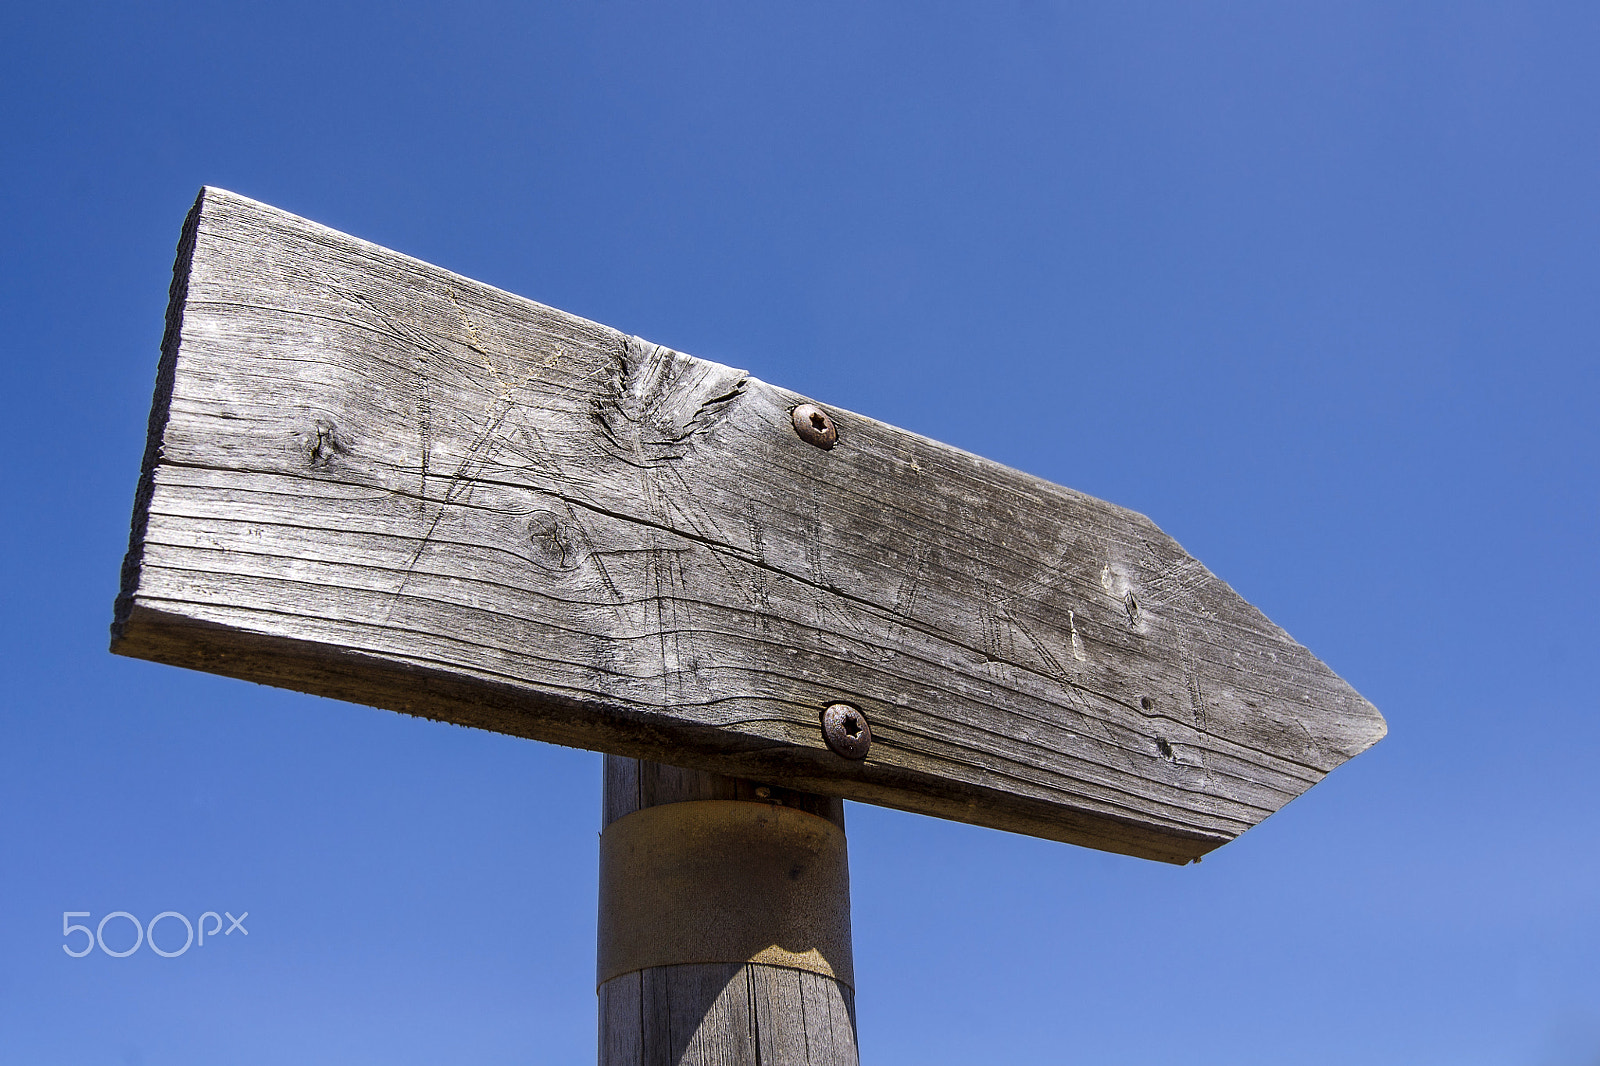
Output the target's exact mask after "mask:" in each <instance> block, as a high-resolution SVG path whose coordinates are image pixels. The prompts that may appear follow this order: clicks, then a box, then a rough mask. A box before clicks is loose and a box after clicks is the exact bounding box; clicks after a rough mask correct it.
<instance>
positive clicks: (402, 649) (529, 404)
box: [112, 189, 1385, 862]
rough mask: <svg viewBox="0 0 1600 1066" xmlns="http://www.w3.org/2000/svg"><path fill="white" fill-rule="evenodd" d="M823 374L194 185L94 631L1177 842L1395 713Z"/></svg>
mask: <svg viewBox="0 0 1600 1066" xmlns="http://www.w3.org/2000/svg"><path fill="white" fill-rule="evenodd" d="M810 403H811V401H809V400H808V399H807V398H806V397H801V396H797V395H795V394H793V393H791V392H787V391H785V390H783V389H780V388H776V387H774V386H772V385H768V384H766V383H765V382H762V381H759V380H757V379H755V378H753V377H750V376H749V375H748V374H745V373H744V372H743V371H739V370H732V369H729V368H728V367H724V366H719V365H717V364H715V363H709V362H705V361H703V360H700V359H694V358H691V357H690V356H687V355H682V354H680V353H678V352H675V351H672V350H670V349H667V348H663V347H660V346H658V345H655V344H651V343H648V342H646V341H643V340H640V339H638V338H637V337H628V336H625V335H623V334H621V333H618V332H617V331H615V330H612V329H609V328H607V327H605V326H601V325H597V324H595V323H593V322H588V321H585V320H583V319H580V318H576V317H574V316H572V315H568V314H563V313H562V312H560V311H556V310H552V309H551V308H548V307H544V306H542V305H540V304H537V303H533V302H532V301H529V300H524V299H521V298H519V297H516V296H512V295H510V294H508V293H505V292H501V291H500V290H498V289H494V288H491V287H490V286H487V285H483V284H480V283H478V282H474V281H470V280H468V279H466V278H462V277H459V276H457V275H454V274H451V273H449V272H447V271H444V270H440V269H438V268H437V267H432V266H429V265H427V264H426V263H421V262H418V261H417V260H415V259H410V258H408V257H406V256H403V255H399V254H397V253H395V252H391V251H388V250H386V249H383V248H380V247H377V246H375V245H372V244H368V243H366V242H364V241H360V240H356V239H355V238H352V237H347V236H345V235H343V234H340V233H336V232H334V231H332V230H329V229H326V228H324V227H322V226H318V225H315V224H313V223H310V222H307V221H304V220H302V219H299V218H295V217H293V216H291V215H288V214H285V213H283V212H281V211H277V210H275V209H273V208H270V207H267V206H265V205H263V204H259V203H256V202H254V201H251V200H247V199H244V198H243V197H239V196H235V195H233V194H231V193H227V192H222V191H220V190H215V189H206V190H204V191H203V192H202V193H201V196H200V199H199V200H198V202H197V203H196V204H195V207H194V210H193V211H192V212H191V213H190V216H189V219H188V222H187V224H186V226H185V228H184V233H183V239H182V243H181V245H180V247H179V252H178V261H177V266H176V269H175V276H174V280H173V287H172V301H171V306H170V308H169V310H168V317H167V331H166V337H165V340H164V342H163V344H162V358H161V364H160V371H159V377H158V382H157V387H156V395H155V402H154V406H153V409H152V412H151V419H150V438H149V444H148V448H147V451H146V455H145V461H144V467H143V472H142V476H141V480H140V485H139V492H138V498H137V501H136V505H135V510H134V520H133V535H132V543H131V546H130V548H129V552H128V559H127V563H126V564H125V566H124V572H123V582H122V592H121V595H120V596H119V598H118V600H117V606H116V618H115V622H114V625H113V628H112V634H113V636H112V649H113V650H114V651H116V652H119V653H121V654H124V655H134V656H139V657H142V658H147V659H153V660H156V661H159V662H165V663H173V664H177V665H180V666H188V667H194V668H196V669H201V670H207V671H211V672H214V673H220V674H227V675H230V676H233V677H241V678H246V679H249V680H252V681H260V682H265V683H267V684H273V685H280V686H283V687H286V688H292V689H298V690H301V691H304V692H312V693H318V694H321V695H325V696H333V697H336V698H339V699H346V700H353V701H356V702H360V703H366V704H372V705H374V706H379V707H387V708H391V709H393V710H397V711H404V712H406V713H408V714H415V715H421V716H424V717H428V718H435V719H443V720H446V721H451V722H456V723H460V724H463V725H471V726H478V727H481V728H484V729H491V730H495V731H498V732H502V733H510V734H514V735H516V736H523V737H532V738H535V739H539V740H547V741H553V742H555V743H558V744H568V745H574V746H578V747H584V748H592V749H597V750H601V751H607V752H612V753H615V754H621V755H631V756H636V757H641V758H648V759H654V760H658V761H662V762H668V763H672V764H675V765H681V766H688V767H693V768H699V769H706V770H714V771H717V772H720V773H723V774H729V775H734V776H737V777H742V778H753V779H756V780H766V781H771V782H774V783H778V784H782V785H785V786H789V787H793V788H799V789H805V790H809V791H812V792H819V793H825V794H829V795H834V796H843V797H846V798H849V799H855V800H861V801H864V802H868V803H877V804H883V805H886V806H891V807H899V808H902V809H905V810H910V811H918V812H921V813H924V814H932V815H938V816H941V817H945V818H955V819H960V820H962V821H967V822H975V823H977V824H980V825H986V826H992V827H995V828H998V829H1007V830H1013V831H1016V832H1020V833H1029V834H1033V835H1036V836H1043V837H1049V838H1052V839H1055V840H1064V841H1070V842H1072V843H1075V844H1084V845H1087V846H1089V847H1094V848H1102V849H1105V850H1108V851H1117V852H1124V853H1127V854H1130V855H1139V856H1144V857H1146V858H1152V859H1161V860H1165V861H1168V862H1185V861H1188V860H1191V859H1194V858H1197V857H1198V856H1200V855H1202V854H1204V853H1205V852H1207V851H1209V850H1211V849H1212V848H1215V847H1217V846H1218V845H1220V844H1223V843H1225V842H1227V841H1228V840H1231V839H1232V838H1233V837H1235V836H1237V835H1238V834H1239V833H1241V832H1243V831H1244V830H1245V829H1247V828H1249V827H1250V826H1252V825H1254V824H1256V823H1257V822H1259V821H1261V820H1262V819H1263V818H1265V817H1266V816H1267V815H1269V814H1271V813H1272V812H1273V811H1275V810H1277V809H1278V808H1280V807H1282V806H1283V805H1284V804H1285V803H1287V802H1288V801H1289V800H1291V799H1293V798H1294V797H1295V796H1297V795H1299V794H1300V793H1301V792H1303V791H1305V790H1306V789H1307V788H1309V787H1310V786H1311V785H1313V784H1315V783H1316V782H1317V781H1319V780H1321V779H1322V777H1323V775H1325V774H1326V773H1328V771H1330V770H1332V769H1333V768H1334V767H1336V766H1338V765H1339V764H1340V763H1342V762H1344V761H1345V760H1346V759H1348V758H1350V757H1351V756H1353V755H1356V754H1357V753H1359V752H1361V751H1363V750H1364V749H1366V748H1367V747H1369V746H1370V745H1372V744H1373V743H1374V742H1376V741H1377V740H1378V739H1379V738H1381V737H1382V736H1383V734H1384V731H1385V726H1384V722H1383V719H1382V717H1381V716H1380V715H1379V714H1378V712H1377V711H1376V710H1375V709H1374V708H1373V707H1372V706H1371V705H1370V704H1368V703H1367V702H1366V701H1365V700H1363V699H1362V698H1361V697H1360V696H1359V695H1357V694H1356V692H1355V691H1353V690H1352V689H1351V688H1350V687H1349V686H1348V685H1346V684H1345V683H1344V682H1343V681H1341V680H1340V679H1339V678H1338V677H1337V676H1335V675H1334V674H1333V673H1332V672H1331V671H1330V670H1328V668H1327V667H1325V666H1324V665H1323V664H1322V663H1321V662H1319V661H1318V660H1317V659H1316V658H1314V657H1313V656H1312V655H1311V653H1310V652H1308V651H1307V650H1306V649H1305V648H1303V647H1301V646H1300V645H1298V644H1296V643H1295V642H1294V641H1293V640H1291V639H1290V638H1289V637H1288V636H1287V635H1286V634H1285V633H1284V632H1283V631H1282V630H1281V629H1279V628H1278V627H1276V626H1274V625H1273V624H1272V623H1271V622H1269V621H1268V620H1267V619H1266V618H1264V617H1263V616H1262V615H1261V613H1260V612H1258V611H1257V610H1255V608H1253V607H1251V606H1250V604H1248V603H1246V602H1245V601H1244V600H1243V599H1241V598H1240V597H1239V596H1238V595H1237V594H1235V593H1234V592H1233V590H1232V589H1230V588H1229V587H1228V586H1227V585H1226V584H1224V583H1223V582H1222V581H1220V580H1218V579H1217V578H1216V577H1214V576H1212V574H1211V573H1210V572H1209V571H1207V570H1206V569H1205V567H1203V566H1201V565H1200V564H1199V563H1197V562H1196V561H1195V560H1194V559H1192V558H1190V557H1189V556H1188V555H1187V554H1185V552H1184V551H1183V549H1182V548H1180V547H1179V546H1178V545H1177V543H1175V542H1174V541H1173V540H1172V538H1170V537H1168V536H1167V535H1165V534H1164V533H1162V532H1161V531H1160V530H1159V529H1157V528H1156V527H1155V526H1154V525H1153V524H1152V523H1151V522H1150V521H1149V520H1148V519H1146V518H1145V517H1143V516H1142V515H1139V514H1135V513H1134V512H1132V511H1128V510H1125V509H1123V508H1121V507H1116V506H1113V505H1112V504H1109V503H1105V502H1102V501H1100V500H1097V499H1093V498H1091V497H1088V496H1085V495H1083V494H1081V493H1077V492H1073V491H1072V490H1070V489H1065V488H1061V487H1059V486H1056V485H1052V484H1049V483H1047V482H1045V481H1042V480H1040V479H1038V478H1035V477H1030V476H1028V475H1026V474H1022V473H1019V472H1017V471H1015V470H1010V469H1007V468H1006V467H1003V466H1000V465H998V464H996V463H992V462H989V461H987V460H985V459H981V458H979V457H977V456H974V455H969V454H967V453H965V452H962V451H959V450H957V449H955V448H951V447H948V446H946V445H943V444H939V443H937V442H935V441H931V440H928V439H926V438H924V437H919V436H917V435H916V434H913V433H908V432H906V431H904V430H900V429H895V428H893V427H891V426H886V425H884V424H882V423H880V422H875V421H873V420H872V419H870V418H865V417H862V416H860V415H856V414H851V413H850V412H847V411H841V410H838V409H836V408H829V407H827V406H826V405H822V406H816V407H802V406H801V405H804V404H810ZM833 705H845V706H844V707H843V708H842V709H839V710H836V711H835V713H834V719H835V721H834V723H833V724H834V725H835V726H839V727H841V728H847V729H848V730H850V735H849V739H848V740H847V741H846V742H845V744H844V746H843V747H840V746H839V745H837V744H836V745H835V746H834V747H830V746H829V745H828V744H827V743H826V742H825V738H824V735H823V731H822V728H821V724H820V720H821V717H822V716H823V714H824V711H825V710H826V709H827V708H829V707H830V706H833ZM841 715H843V716H844V718H843V719H841V718H840V716H841ZM841 722H842V725H841ZM869 732H870V744H867V743H866V737H867V736H868V734H869ZM835 747H839V748H840V750H842V751H844V752H845V754H839V753H837V752H836V751H835ZM861 749H865V757H864V758H851V757H847V756H852V755H859V754H860V750H861Z"/></svg>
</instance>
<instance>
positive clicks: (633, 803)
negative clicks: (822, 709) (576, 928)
mask: <svg viewBox="0 0 1600 1066" xmlns="http://www.w3.org/2000/svg"><path fill="white" fill-rule="evenodd" d="M603 827H604V831H603V832H602V834H601V859H600V863H601V867H600V923H599V974H598V980H599V995H600V1055H599V1062H600V1066H658V1064H659V1066H680V1064H682V1066H697V1064H700V1063H718V1064H731V1063H751V1064H755V1063H762V1064H766V1066H774V1064H783V1066H856V1063H857V1061H858V1059H857V1054H856V1024H855V992H854V989H853V987H852V986H853V983H854V976H853V973H852V970H851V966H850V910H849V907H850V901H849V880H848V869H847V864H846V861H845V851H844V805H843V803H842V801H840V800H838V799H835V798H832V797H828V796H819V795H816V794H814V793H809V792H798V791H794V790H792V789H785V788H780V787H777V786H767V785H760V784H757V783H755V782H751V781H745V780H740V779H738V778H732V777H724V776H722V775H720V774H713V773H707V772H705V771H700V770H682V769H678V768H677V767H672V766H666V765H664V764H662V763H656V762H649V761H646V760H640V759H629V758H623V757H620V756H615V755H608V756H606V761H605V799H604V819H603Z"/></svg>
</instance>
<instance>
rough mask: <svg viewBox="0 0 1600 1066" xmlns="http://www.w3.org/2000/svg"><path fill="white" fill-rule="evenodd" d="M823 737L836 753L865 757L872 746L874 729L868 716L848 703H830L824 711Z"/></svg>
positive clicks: (851, 757)
mask: <svg viewBox="0 0 1600 1066" xmlns="http://www.w3.org/2000/svg"><path fill="white" fill-rule="evenodd" d="M822 739H823V740H825V741H827V742H828V747H829V748H830V749H832V751H833V753H834V754H835V755H839V756H842V757H844V758H846V759H865V758H866V757H867V749H868V748H870V747H872V729H871V727H870V726H868V725H867V716H866V715H864V714H862V713H861V710H860V709H859V708H857V707H852V706H850V704H848V703H830V704H829V705H828V709H827V710H825V711H823V712H822Z"/></svg>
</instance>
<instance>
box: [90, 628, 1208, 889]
mask: <svg viewBox="0 0 1600 1066" xmlns="http://www.w3.org/2000/svg"><path fill="white" fill-rule="evenodd" d="M111 651H112V652H113V653H115V654H117V655H124V656H128V657H130V658H137V659H146V660H148V661H151V662H158V663H164V664H167V665H170V666H180V667H185V668H188V669H193V670H200V671H203V672H205V673H212V674H221V675H223V676H225V677H233V678H238V679H240V680H244V681H253V682H256V683H258V684H265V685H271V686H273V687H276V688H285V689H290V690H292V691H296V692H304V693H308V694H310V695H314V696H325V697H328V698H331V699H338V700H343V701H345V702H349V703H355V704H360V705H366V706H372V707H378V708H382V709H384V710H390V711H398V712H400V713H402V714H408V715H412V716H413V717H418V718H426V719H430V720H433V721H443V722H449V723H451V724H455V725H460V726H466V727H472V728H478V729H485V730H488V731H490V732H495V733H504V734H507V735H510V736H517V737H523V738H525V739H529V740H539V741H543V742H546V743H552V744H560V745H563V746H566V747H573V748H584V749H588V750H593V751H604V752H608V753H610V754H613V755H623V756H628V757H631V758H637V759H650V760H653V761H656V762H664V763H668V764H671V765H674V766H683V767H686V768H688V769H694V770H707V771H711V772H714V773H720V774H725V775H729V776H737V777H745V778H750V779H752V780H758V781H763V782H770V783H772V784H777V785H782V786H784V787H786V788H795V789H800V790H803V791H807V792H815V793H819V794H822V795H831V796H838V797H840V798H842V799H849V800H856V801H858V802H862V803H871V804H875V805H877V806H882V807H892V808H896V809H898V810H903V811H908V812H911V813H913V814H926V815H932V816H934V817H939V818H945V819H949V820H952V821H958V822H967V823H969V824H973V825H982V826H985V827H987V828H993V829H1000V830H1004V831H1008V832H1015V833H1023V834H1026V835H1028V836H1037V837H1043V838H1045V839H1048V840H1056V841H1060V842H1062V843H1066V844H1078V845H1081V846H1084V847H1089V848H1094V849H1096V850H1099V851H1109V852H1114V853H1117V854H1122V855H1131V856H1134V857H1137V858H1142V859H1154V860H1157V861H1160V862H1168V863H1173V864H1175V865H1183V864H1185V863H1189V862H1193V861H1195V860H1197V859H1199V858H1200V857H1201V856H1203V855H1205V854H1206V853H1208V852H1210V851H1212V850H1214V849H1216V848H1218V847H1221V846H1222V845H1223V844H1226V843H1228V842H1229V840H1231V839H1232V838H1231V837H1227V836H1222V835H1213V834H1206V833H1199V832H1194V831H1189V830H1181V829H1175V828H1173V827H1170V826H1154V825H1150V824H1147V823H1142V822H1138V821H1135V820H1132V819H1124V818H1118V817H1115V816H1113V815H1109V814H1103V813H1099V812H1086V811H1075V810H1071V809H1069V808H1066V807H1064V806H1061V805H1059V804H1054V803H1049V802H1045V801H1042V800H1036V799H1030V798H1027V797H1019V796H1015V795H1012V794H1010V793H1007V792H1003V791H999V790H996V789H988V788H984V787H983V786H981V785H975V784H963V785H961V786H959V790H957V789H952V787H951V786H950V784H949V783H948V782H947V781H944V780H943V779H941V778H938V777H936V776H933V775H931V774H923V773H917V772H915V771H911V770H905V769H900V768H896V767H890V766H885V765H883V764H881V763H880V764H872V763H871V762H870V760H869V761H868V762H867V763H845V762H844V761H843V760H840V759H839V758H838V757H837V756H835V755H834V754H833V753H832V752H830V751H829V750H828V749H827V748H826V747H825V746H824V745H823V743H822V740H821V737H820V733H819V736H818V741H817V745H816V747H815V748H807V747H802V746H799V745H793V744H782V743H777V742H773V741H768V740H763V739H761V738H757V737H738V736H735V735H731V734H729V733H727V732H726V731H724V730H723V729H721V728H719V727H717V726H712V725H704V726H695V725H692V724H687V723H684V722H682V721H681V720H678V719H674V718H672V717H671V716H670V715H666V714H662V713H660V712H658V711H654V710H652V709H650V708H647V707H634V706H627V705H622V704H618V703H615V702H603V703H602V702H600V701H596V700H586V699H579V698H576V697H570V696H563V695H561V694H559V693H548V692H539V693H531V692H529V691H527V690H526V689H523V688H520V687H518V686H515V685H511V684H507V683H505V682H499V681H493V680H489V679H484V678H476V677H475V678H463V677H461V676H459V675H457V674H455V673H453V672H451V671H446V670H441V669H437V668H430V667H425V666H422V665H419V664H404V663H396V662H394V661H393V660H389V659H381V658H379V657H376V656H372V655H368V654H365V653H361V652H356V651H350V650H347V649H341V648H333V647H329V646H328V645H326V644H322V643H319V642H316V641H308V640H297V639H294V638H290V637H279V636H268V635H263V634H259V633H252V632H247V631H242V630H239V629H236V628H234V627H231V626H223V625H217V624H215V623H208V622H199V621H196V620H194V619H191V618H187V617H185V616H183V615H179V614H174V613H171V612H167V611H163V610H161V609H159V608H156V607H152V606H150V605H148V604H146V603H143V602H140V601H138V600H137V598H135V599H133V601H132V602H131V604H130V606H129V608H128V609H127V611H126V612H125V613H124V614H122V616H121V617H120V618H119V619H118V621H117V624H116V625H115V626H114V627H113V631H112V639H111ZM979 811H982V817H981V818H979V817H978V816H977V815H978V812H979Z"/></svg>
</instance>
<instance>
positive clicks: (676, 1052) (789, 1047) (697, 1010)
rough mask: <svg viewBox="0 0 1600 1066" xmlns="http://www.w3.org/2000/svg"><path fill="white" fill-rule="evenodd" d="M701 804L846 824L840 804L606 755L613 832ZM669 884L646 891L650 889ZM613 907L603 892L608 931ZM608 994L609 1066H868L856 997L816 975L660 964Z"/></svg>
mask: <svg viewBox="0 0 1600 1066" xmlns="http://www.w3.org/2000/svg"><path fill="white" fill-rule="evenodd" d="M758 789H760V790H761V791H760V792H758V791H757V790H758ZM701 800H741V801H746V802H750V803H762V804H774V805H779V806H786V807H793V808H795V809H797V810H803V811H807V812H809V813H813V814H823V816H824V817H828V818H830V820H833V821H835V824H837V825H838V826H839V827H840V828H841V829H842V828H843V827H844V815H843V810H842V805H841V804H840V803H839V801H838V800H837V799H833V798H830V797H825V796H816V795H807V794H805V793H799V792H794V791H792V790H788V789H781V788H775V787H768V786H764V785H759V784H757V783H756V782H753V781H742V780H736V779H733V778H728V777H724V776H722V775H719V774H712V773H706V772H704V771H696V770H682V769H679V768H677V767H672V766H665V765H662V764H660V763H656V762H651V761H648V760H640V759H628V758H621V757H618V756H614V755H608V756H606V759H605V788H604V800H603V806H602V811H603V817H602V822H603V825H605V826H610V825H611V824H612V823H613V822H615V821H618V820H619V819H621V818H623V817H625V816H627V815H629V814H632V813H633V812H635V811H638V810H642V809H644V808H647V807H658V806H662V805H665V804H673V803H683V802H694V801H701ZM661 888H662V886H660V885H656V884H640V885H637V886H636V889H637V891H639V892H645V893H648V892H657V891H660V890H661ZM604 906H605V904H604V893H602V903H601V907H602V914H601V924H602V925H604V924H605V921H606V916H605V914H604V913H603V911H604ZM845 909H846V911H848V904H846V906H845ZM599 996H600V1034H599V1036H600V1043H599V1062H600V1066H712V1064H715V1066H756V1064H762V1066H775V1064H781V1066H856V1064H857V1062H858V1058H857V1051H856V1015H855V993H854V991H852V989H851V987H850V985H849V984H847V983H845V982H843V981H839V980H835V979H833V978H831V977H826V976H823V975H821V974H817V973H812V972H808V971H806V970H801V969H790V968H787V967H782V966H767V965H761V964H758V963H737V962H730V963H694V964H685V965H675V966H652V967H649V968H647V969H644V970H635V971H633V972H631V973H625V974H622V975H620V976H617V977H614V978H612V979H611V980H609V981H606V982H604V983H603V984H601V985H600V988H599Z"/></svg>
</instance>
